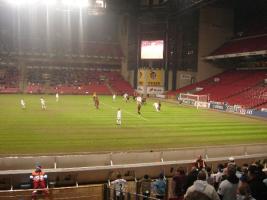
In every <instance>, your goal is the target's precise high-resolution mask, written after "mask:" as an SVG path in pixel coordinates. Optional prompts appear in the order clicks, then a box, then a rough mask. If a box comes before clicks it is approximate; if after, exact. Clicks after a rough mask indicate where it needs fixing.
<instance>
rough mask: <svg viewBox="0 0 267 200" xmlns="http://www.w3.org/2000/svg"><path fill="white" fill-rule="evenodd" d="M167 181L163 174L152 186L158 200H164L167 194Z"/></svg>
mask: <svg viewBox="0 0 267 200" xmlns="http://www.w3.org/2000/svg"><path fill="white" fill-rule="evenodd" d="M166 187H167V185H166V181H165V178H164V175H163V174H162V173H161V174H160V175H159V178H158V179H157V180H156V181H155V182H154V183H153V184H152V188H153V191H154V193H155V194H156V198H157V199H164V197H165V193H166Z"/></svg>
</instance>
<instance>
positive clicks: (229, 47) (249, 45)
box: [211, 35, 267, 56]
mask: <svg viewBox="0 0 267 200" xmlns="http://www.w3.org/2000/svg"><path fill="white" fill-rule="evenodd" d="M266 44H267V36H266V35H263V36H258V37H250V38H241V39H236V40H231V41H229V42H227V43H225V44H224V45H223V46H221V47H220V48H218V49H217V50H216V51H214V52H213V53H212V54H211V55H212V56H215V55H226V54H234V53H245V52H254V51H261V50H266Z"/></svg>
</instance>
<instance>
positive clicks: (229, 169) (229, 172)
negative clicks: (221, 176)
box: [227, 164, 236, 176]
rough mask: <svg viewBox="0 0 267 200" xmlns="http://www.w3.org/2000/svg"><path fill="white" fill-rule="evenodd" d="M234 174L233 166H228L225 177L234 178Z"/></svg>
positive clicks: (234, 167)
mask: <svg viewBox="0 0 267 200" xmlns="http://www.w3.org/2000/svg"><path fill="white" fill-rule="evenodd" d="M235 173H236V166H235V165H231V164H230V165H228V166H227V175H228V176H235Z"/></svg>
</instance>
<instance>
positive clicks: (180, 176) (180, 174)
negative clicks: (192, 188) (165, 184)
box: [172, 167, 187, 199]
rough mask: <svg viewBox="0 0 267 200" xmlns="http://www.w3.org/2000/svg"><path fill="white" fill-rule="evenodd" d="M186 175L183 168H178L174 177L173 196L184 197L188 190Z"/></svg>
mask: <svg viewBox="0 0 267 200" xmlns="http://www.w3.org/2000/svg"><path fill="white" fill-rule="evenodd" d="M186 179H187V177H186V175H185V171H184V169H183V168H181V167H180V168H178V169H177V171H176V173H175V175H174V177H173V178H172V192H173V197H175V198H177V199H183V196H184V194H185V191H186V189H185V188H186Z"/></svg>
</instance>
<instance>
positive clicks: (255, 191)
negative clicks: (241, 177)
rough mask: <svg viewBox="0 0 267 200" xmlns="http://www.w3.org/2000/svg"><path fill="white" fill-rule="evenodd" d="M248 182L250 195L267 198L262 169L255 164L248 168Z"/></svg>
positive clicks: (260, 198) (263, 199)
mask: <svg viewBox="0 0 267 200" xmlns="http://www.w3.org/2000/svg"><path fill="white" fill-rule="evenodd" d="M248 184H249V187H250V189H251V195H252V196H253V197H254V198H255V199H257V200H266V199H267V187H266V185H265V184H264V183H263V175H262V169H261V168H260V167H259V166H257V165H255V164H253V165H251V166H249V168H248Z"/></svg>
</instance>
